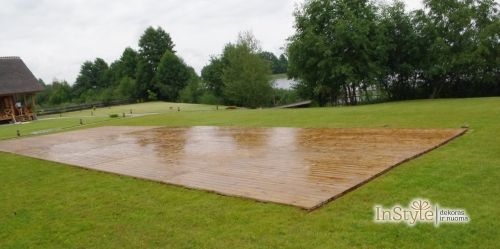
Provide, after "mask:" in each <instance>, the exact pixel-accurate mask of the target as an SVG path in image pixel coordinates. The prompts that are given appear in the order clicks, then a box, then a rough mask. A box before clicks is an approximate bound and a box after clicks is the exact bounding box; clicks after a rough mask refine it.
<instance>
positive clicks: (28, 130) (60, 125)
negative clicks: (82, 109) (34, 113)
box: [0, 115, 112, 140]
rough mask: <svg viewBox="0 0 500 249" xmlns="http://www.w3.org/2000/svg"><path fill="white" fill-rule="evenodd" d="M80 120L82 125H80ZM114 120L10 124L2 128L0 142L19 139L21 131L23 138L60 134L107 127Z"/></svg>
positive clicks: (46, 119)
mask: <svg viewBox="0 0 500 249" xmlns="http://www.w3.org/2000/svg"><path fill="white" fill-rule="evenodd" d="M80 119H81V120H82V124H83V125H80ZM110 120H112V118H110V117H109V115H108V116H88V117H81V118H76V117H73V118H66V117H62V118H59V116H58V118H42V119H40V120H37V121H32V122H27V123H22V124H8V125H1V126H0V140H2V139H8V138H15V137H17V131H18V130H19V132H20V135H21V136H22V137H25V136H35V135H40V134H46V133H52V132H60V131H64V130H67V129H74V128H78V127H80V128H84V127H86V126H87V125H89V124H99V125H105V124H104V123H105V122H107V121H110Z"/></svg>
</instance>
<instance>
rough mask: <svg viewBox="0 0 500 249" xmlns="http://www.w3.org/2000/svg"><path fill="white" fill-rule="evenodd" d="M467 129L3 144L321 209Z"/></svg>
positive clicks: (92, 135)
mask: <svg viewBox="0 0 500 249" xmlns="http://www.w3.org/2000/svg"><path fill="white" fill-rule="evenodd" d="M465 132H466V130H464V129H388V128H373V129H370V128H359V129H337V128H335V129H329V128H322V129H316V128H303V129H302V128H238V127H100V128H94V129H87V130H80V131H72V132H65V133H59V134H52V135H45V136H38V137H30V138H22V139H15V140H5V141H0V151H5V152H10V153H15V154H19V155H23V156H28V157H34V158H39V159H43V160H49V161H54V162H60V163H64V164H69V165H73V166H78V167H82V168H87V169H92V170H98V171H103V172H110V173H115V174H120V175H127V176H132V177H137V178H144V179H149V180H153V181H158V182H164V183H170V184H174V185H180V186H185V187H186V188H192V189H202V190H206V191H211V192H216V193H220V194H223V195H229V196H238V197H245V198H252V199H255V200H258V201H263V202H274V203H282V204H286V205H293V206H297V207H300V208H303V209H306V210H309V211H311V210H314V209H316V208H318V207H320V206H322V205H324V204H325V203H327V202H329V201H331V200H333V199H335V198H338V197H340V196H342V195H343V194H345V193H347V192H348V191H350V190H353V189H355V188H357V187H359V186H361V185H362V184H364V183H366V182H368V181H370V180H372V179H374V178H375V177H377V176H379V175H380V174H382V173H384V172H386V171H388V170H390V169H391V168H393V167H395V166H397V165H399V164H401V163H403V162H405V161H407V160H409V159H411V158H414V157H417V156H419V155H421V154H423V153H425V152H428V151H430V150H433V149H435V148H437V147H439V146H440V145H443V144H444V143H446V142H448V141H450V140H452V139H454V138H456V137H458V136H460V135H462V134H464V133H465Z"/></svg>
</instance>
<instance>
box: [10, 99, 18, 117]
mask: <svg viewBox="0 0 500 249" xmlns="http://www.w3.org/2000/svg"><path fill="white" fill-rule="evenodd" d="M9 102H10V109H11V110H12V121H14V123H16V122H17V121H16V110H15V109H14V95H12V96H10V98H9Z"/></svg>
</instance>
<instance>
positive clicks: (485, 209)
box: [0, 98, 500, 248]
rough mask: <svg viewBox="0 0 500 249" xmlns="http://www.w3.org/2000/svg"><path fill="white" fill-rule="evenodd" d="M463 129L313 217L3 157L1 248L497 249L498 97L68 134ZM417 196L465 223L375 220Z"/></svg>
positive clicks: (188, 118)
mask: <svg viewBox="0 0 500 249" xmlns="http://www.w3.org/2000/svg"><path fill="white" fill-rule="evenodd" d="M139 105H147V104H139ZM132 107H133V108H136V107H135V106H134V105H133V106H132ZM117 108H118V107H117ZM137 108H139V107H137ZM146 109H147V108H146ZM61 120H62V119H61ZM44 122H49V121H38V122H34V123H33V126H34V128H33V130H43V129H45V128H46V127H45V124H48V123H44ZM465 124H468V125H469V129H470V130H473V132H470V133H468V134H466V135H464V136H462V137H460V138H459V139H457V140H455V141H453V142H451V143H449V144H447V145H445V146H443V147H441V148H439V149H437V150H434V151H432V152H430V153H428V154H426V155H424V156H422V157H419V158H417V159H415V160H412V161H410V162H408V163H405V164H403V165H401V166H399V167H397V168H395V169H393V170H392V171H390V172H388V173H386V174H384V175H382V176H381V177H379V178H377V179H375V180H374V181H371V182H370V183H368V184H366V185H364V186H362V187H361V188H359V189H357V190H355V191H353V192H351V193H348V194H347V195H345V196H343V197H341V198H339V199H337V200H335V201H333V202H331V203H329V204H327V205H326V206H324V207H323V208H321V209H319V210H317V211H314V212H312V213H307V212H305V211H303V210H301V209H298V208H294V207H289V206H284V205H278V204H264V203H258V202H256V201H253V200H247V199H240V198H233V197H223V196H219V195H216V194H211V193H206V192H203V191H195V190H186V189H184V188H181V187H175V186H169V185H163V184H158V183H154V182H149V181H145V180H137V179H133V178H130V177H122V176H116V175H112V174H106V173H100V172H94V171H87V170H83V169H79V168H73V167H69V166H66V165H62V164H58V163H52V162H46V161H40V160H36V159H30V158H26V157H22V156H17V155H12V154H7V153H0V158H1V159H0V248H29V247H35V248H92V247H100V248H138V247H161V248H164V247H168V248H352V247H356V248H497V247H498V245H500V223H499V222H498V221H499V220H500V210H499V204H500V185H499V184H498V181H499V179H500V129H499V127H500V126H499V124H500V98H477V99H450V100H420V101H407V102H393V103H384V104H377V105H366V106H357V107H337V108H309V109H291V110H219V111H204V112H194V111H193V112H187V111H186V112H183V111H182V107H181V112H175V113H172V114H168V113H165V114H159V115H150V116H143V117H134V118H125V119H117V120H111V121H108V122H102V123H95V124H91V125H88V126H84V127H76V128H79V129H81V128H88V127H97V126H103V125H163V126H198V125H200V126H201V125H209V126H219V125H220V126H262V127H382V126H384V125H389V126H390V127H410V128H411V127H414V128H460V126H462V125H465ZM55 125H57V123H55ZM35 126H36V127H35ZM38 126H40V127H38ZM42 126H44V127H42ZM11 127H14V126H5V127H1V126H0V137H2V136H3V137H6V136H9V135H4V133H8V134H10V133H12V131H13V130H12V129H11ZM18 127H19V126H18ZM14 130H15V129H14ZM417 197H422V198H426V199H429V200H430V201H431V202H432V203H433V204H435V203H439V205H440V206H442V207H450V208H456V209H465V210H466V211H467V213H468V215H469V217H470V219H471V222H470V223H468V224H460V225H457V224H441V226H440V227H438V228H436V227H434V225H432V224H422V223H419V224H417V225H415V226H413V227H410V226H408V225H406V224H402V223H398V224H378V223H374V222H373V217H374V211H373V206H374V205H375V204H381V205H383V206H385V207H390V206H392V205H395V204H402V205H403V206H407V205H408V203H409V202H410V200H412V199H414V198H417Z"/></svg>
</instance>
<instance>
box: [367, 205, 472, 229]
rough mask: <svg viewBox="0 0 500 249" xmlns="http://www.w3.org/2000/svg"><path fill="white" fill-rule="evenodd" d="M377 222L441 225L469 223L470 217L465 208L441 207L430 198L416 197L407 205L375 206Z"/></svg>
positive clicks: (375, 219)
mask: <svg viewBox="0 0 500 249" xmlns="http://www.w3.org/2000/svg"><path fill="white" fill-rule="evenodd" d="M373 209H374V211H375V217H374V221H375V222H377V223H400V222H403V223H406V224H408V225H409V226H414V225H415V224H417V223H418V222H422V223H434V226H436V227H439V224H441V223H454V224H459V223H469V221H470V218H469V216H468V215H467V212H466V211H465V210H463V209H450V208H441V207H439V206H438V205H437V204H436V205H432V203H431V202H430V201H429V200H425V199H414V200H413V201H411V202H410V203H409V204H408V206H407V207H403V206H401V205H395V206H393V207H391V208H389V209H386V208H384V207H382V206H381V205H375V206H374V208H373Z"/></svg>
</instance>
